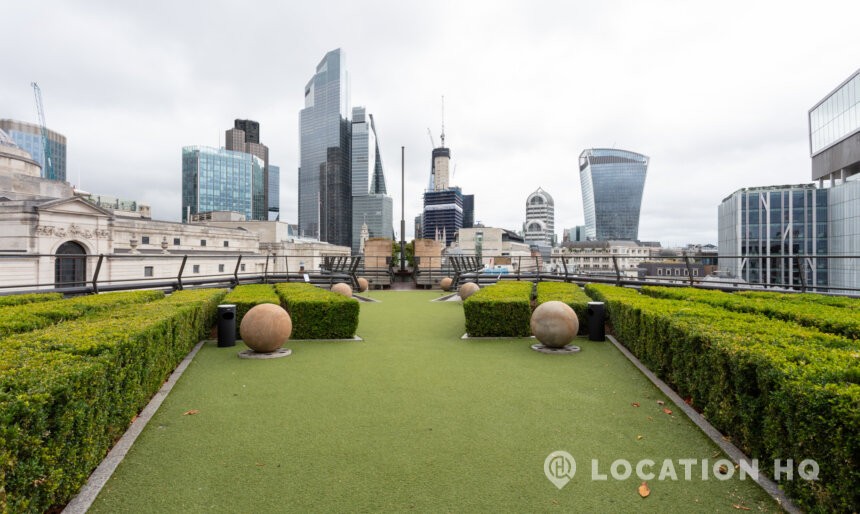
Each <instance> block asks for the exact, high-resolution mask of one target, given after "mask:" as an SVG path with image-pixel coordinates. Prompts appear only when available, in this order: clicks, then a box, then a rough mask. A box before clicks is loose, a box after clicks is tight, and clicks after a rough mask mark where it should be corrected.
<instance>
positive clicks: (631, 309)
mask: <svg viewBox="0 0 860 514" xmlns="http://www.w3.org/2000/svg"><path fill="white" fill-rule="evenodd" d="M586 292H587V293H588V294H589V295H590V296H592V297H593V298H595V299H597V300H601V301H604V302H605V303H606V305H607V310H608V313H609V318H610V321H611V323H612V327H613V329H614V330H615V332H616V333H617V334H618V336H619V339H621V340H622V342H623V343H624V344H625V345H626V346H627V347H628V348H629V349H630V350H631V352H633V353H634V354H635V355H636V356H637V357H638V358H639V359H640V360H642V362H644V363H645V364H646V365H647V366H648V367H649V368H650V369H651V370H652V371H654V372H655V373H656V374H658V375H659V376H661V378H663V379H664V380H666V381H667V382H668V383H670V384H671V385H672V386H673V387H674V388H675V389H676V390H677V391H678V392H679V393H680V394H681V395H682V396H684V397H687V398H690V399H691V403H692V404H693V405H694V406H695V407H696V408H698V409H701V410H702V411H703V414H704V415H705V416H706V417H707V418H708V419H709V420H710V422H711V423H712V424H713V425H714V426H715V427H717V428H718V429H719V430H721V431H723V433H726V434H728V435H730V436H731V437H732V439H733V441H734V442H735V443H736V444H737V445H738V446H739V447H741V448H742V449H743V450H744V451H745V452H746V453H747V454H748V455H750V456H751V457H753V458H757V459H759V462H760V465H761V466H762V469H766V470H767V471H766V473H770V474H772V471H773V470H772V469H771V468H772V463H773V462H774V459H781V460H782V461H783V462H785V460H786V459H789V458H790V459H794V462H795V463H799V462H801V461H803V460H804V459H814V460H815V461H816V462H817V463H818V465H819V466H820V475H819V480H818V481H816V482H807V481H805V480H794V481H783V482H782V483H781V485H782V486H783V487H784V488H785V490H786V492H787V493H788V494H789V495H791V496H792V497H793V498H795V499H796V500H797V502H798V504H799V505H800V506H801V507H802V508H804V509H809V510H812V511H849V512H850V511H851V510H852V509H856V506H857V505H860V466H858V462H860V386H858V383H860V351H858V350H857V346H856V344H855V342H854V341H851V340H847V339H845V338H841V337H838V336H835V335H832V334H825V333H822V332H820V331H817V330H815V329H812V328H809V327H803V326H799V325H797V324H794V323H789V322H784V321H780V320H775V319H770V318H767V317H765V316H763V315H760V314H743V313H738V312H731V311H727V310H723V309H719V308H716V309H715V308H713V306H711V305H708V304H703V303H697V302H690V301H679V300H670V299H659V298H654V297H648V296H645V295H641V294H639V293H637V292H636V291H634V290H631V289H622V288H616V287H613V286H606V285H597V284H590V285H588V286H587V287H586Z"/></svg>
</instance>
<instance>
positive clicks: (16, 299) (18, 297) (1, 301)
mask: <svg viewBox="0 0 860 514" xmlns="http://www.w3.org/2000/svg"><path fill="white" fill-rule="evenodd" d="M62 299H63V295H62V294H60V293H32V294H14V295H9V296H0V307H7V306H9V305H23V304H26V303H37V302H49V301H51V300H62Z"/></svg>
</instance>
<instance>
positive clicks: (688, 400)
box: [684, 397, 693, 405]
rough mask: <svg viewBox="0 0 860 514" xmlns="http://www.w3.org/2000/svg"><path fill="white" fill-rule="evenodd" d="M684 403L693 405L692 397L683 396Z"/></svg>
mask: <svg viewBox="0 0 860 514" xmlns="http://www.w3.org/2000/svg"><path fill="white" fill-rule="evenodd" d="M684 403H686V404H687V405H693V398H692V397H690V398H685V399H684Z"/></svg>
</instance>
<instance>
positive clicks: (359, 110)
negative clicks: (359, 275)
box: [350, 107, 394, 254]
mask: <svg viewBox="0 0 860 514" xmlns="http://www.w3.org/2000/svg"><path fill="white" fill-rule="evenodd" d="M351 132H352V142H351V144H350V149H351V152H352V159H351V162H350V167H351V173H352V253H354V254H357V253H360V251H361V230H362V227H363V226H365V225H366V227H367V237H385V238H388V237H391V234H392V232H393V221H394V220H393V217H394V200H393V199H392V198H391V197H390V196H388V194H387V192H388V191H387V190H386V187H385V173H384V171H383V168H382V156H381V155H380V153H379V139H378V138H377V135H376V125H375V124H374V122H373V115H372V114H368V113H367V109H365V108H364V107H354V108H353V109H352V131H351Z"/></svg>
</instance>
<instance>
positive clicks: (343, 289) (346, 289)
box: [331, 282, 352, 298]
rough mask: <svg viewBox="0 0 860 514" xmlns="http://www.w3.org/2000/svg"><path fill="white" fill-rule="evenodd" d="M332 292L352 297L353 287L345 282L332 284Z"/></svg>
mask: <svg viewBox="0 0 860 514" xmlns="http://www.w3.org/2000/svg"><path fill="white" fill-rule="evenodd" d="M331 292H332V293H337V294H342V295H344V296H346V297H347V298H352V288H351V287H350V286H349V284H344V283H343V282H341V283H339V284H335V285H333V286H331Z"/></svg>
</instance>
